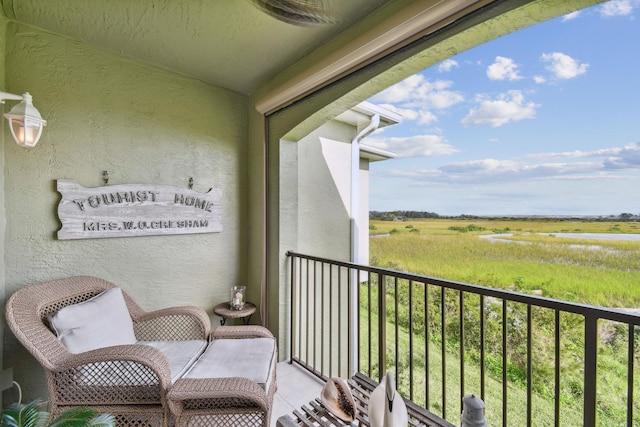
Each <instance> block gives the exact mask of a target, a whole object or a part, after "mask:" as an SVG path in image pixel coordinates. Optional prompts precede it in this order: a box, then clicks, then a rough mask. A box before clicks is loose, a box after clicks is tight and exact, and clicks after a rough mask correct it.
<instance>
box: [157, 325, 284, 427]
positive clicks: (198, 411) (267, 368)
mask: <svg viewBox="0 0 640 427" xmlns="http://www.w3.org/2000/svg"><path fill="white" fill-rule="evenodd" d="M235 331H238V332H239V333H241V334H242V336H236V334H235ZM265 334H267V335H268V336H265ZM212 335H213V341H212V342H211V344H209V346H208V347H207V349H206V350H205V352H204V353H203V354H202V355H201V356H200V358H199V359H198V360H197V361H196V362H195V363H194V365H193V366H192V367H191V369H190V370H189V371H188V372H187V373H186V374H185V375H184V376H182V377H181V378H180V379H178V380H177V381H176V382H175V384H174V385H173V386H172V387H171V390H170V391H169V394H168V399H169V407H170V408H171V412H172V414H173V416H174V419H175V425H176V426H177V427H209V426H225V427H229V426H234V427H235V426H238V427H243V426H247V427H248V426H252V427H253V426H263V427H269V424H270V419H271V407H272V405H273V395H274V394H275V390H276V361H277V351H276V346H275V339H274V338H273V335H271V333H270V332H269V331H268V330H266V329H265V328H262V327H259V326H236V327H233V326H222V327H220V328H218V329H216V331H214V332H213V333H212Z"/></svg>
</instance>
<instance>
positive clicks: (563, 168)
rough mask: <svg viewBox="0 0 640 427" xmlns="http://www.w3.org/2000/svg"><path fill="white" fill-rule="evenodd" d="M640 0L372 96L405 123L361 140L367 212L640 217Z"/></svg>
mask: <svg viewBox="0 0 640 427" xmlns="http://www.w3.org/2000/svg"><path fill="white" fill-rule="evenodd" d="M638 15H640V0H612V1H609V2H606V3H602V4H600V5H597V6H594V7H591V8H588V9H583V10H581V11H579V12H576V13H572V14H570V15H566V16H563V17H558V18H556V19H553V20H550V21H547V22H544V23H541V24H538V25H535V26H532V27H529V28H526V29H523V30H520V31H518V32H516V33H513V34H509V35H506V36H503V37H501V38H499V39H497V40H494V41H492V42H489V43H487V44H484V45H482V46H479V47H476V48H474V49H471V50H469V51H466V52H463V53H461V54H458V55H456V56H454V57H452V58H450V59H448V60H446V61H443V62H441V63H439V64H435V65H434V66H432V67H429V68H428V69H426V70H424V71H423V72H421V73H418V74H416V75H414V76H411V77H409V78H407V79H405V80H404V81H402V82H400V83H398V84H396V85H395V86H393V87H391V88H389V89H387V90H385V91H383V92H381V93H379V94H378V95H376V96H374V97H373V98H371V99H370V101H371V102H373V103H375V104H378V105H382V106H385V107H386V108H389V109H391V110H394V111H397V112H399V113H401V114H402V115H403V122H402V123H401V124H399V125H395V126H392V127H389V128H386V129H384V130H382V131H381V132H377V133H374V134H373V135H371V136H370V137H368V138H367V139H365V140H364V143H366V144H369V145H373V146H376V147H380V148H384V149H386V150H389V151H392V152H395V153H396V154H397V157H396V158H395V159H392V160H386V161H381V162H376V163H372V164H371V182H370V210H377V211H391V210H423V211H429V212H436V213H438V214H441V215H461V214H468V215H610V214H612V215H617V214H620V213H623V212H625V213H626V212H628V213H635V214H639V213H640V197H638V196H639V195H640V47H639V46H638V42H639V41H640V22H638V21H637V17H638Z"/></svg>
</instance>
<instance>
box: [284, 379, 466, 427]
mask: <svg viewBox="0 0 640 427" xmlns="http://www.w3.org/2000/svg"><path fill="white" fill-rule="evenodd" d="M347 382H348V383H349V387H351V393H352V394H353V397H354V398H355V400H356V405H357V406H358V415H357V421H355V422H354V423H352V424H347V423H345V422H343V421H342V420H340V419H338V418H336V417H334V416H333V415H332V414H331V413H330V412H329V411H327V410H326V409H325V408H324V406H323V405H322V403H321V401H320V397H319V396H318V398H316V399H315V400H313V401H311V402H309V405H303V406H302V407H301V408H300V409H296V410H295V411H293V414H291V415H283V416H281V417H280V418H278V421H277V423H276V426H277V427H299V426H306V427H338V426H348V425H352V426H366V427H369V416H368V408H369V396H371V392H372V391H373V390H374V389H375V388H376V387H377V386H378V383H377V382H375V381H374V380H372V379H371V378H369V377H367V376H366V375H363V374H361V373H357V374H355V375H354V376H353V377H351V378H350V379H349V380H348V381H347ZM405 403H406V405H407V412H408V413H409V425H410V426H415V427H455V426H454V425H453V424H451V423H449V422H447V421H446V420H443V419H442V418H440V417H438V416H436V415H434V414H432V413H431V412H429V411H427V410H426V409H425V408H422V407H420V406H418V405H416V404H415V403H413V402H411V401H410V400H407V399H405Z"/></svg>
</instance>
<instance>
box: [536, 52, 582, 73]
mask: <svg viewBox="0 0 640 427" xmlns="http://www.w3.org/2000/svg"><path fill="white" fill-rule="evenodd" d="M540 59H541V60H542V61H543V62H546V63H548V65H547V67H546V68H547V70H549V71H550V72H551V73H552V74H553V75H554V77H555V78H557V79H561V80H566V79H572V78H574V77H578V76H579V75H581V74H584V73H586V72H587V68H589V64H585V63H580V61H578V60H576V59H573V58H572V57H570V56H569V55H566V54H564V53H561V52H553V53H543V54H542V56H541V57H540Z"/></svg>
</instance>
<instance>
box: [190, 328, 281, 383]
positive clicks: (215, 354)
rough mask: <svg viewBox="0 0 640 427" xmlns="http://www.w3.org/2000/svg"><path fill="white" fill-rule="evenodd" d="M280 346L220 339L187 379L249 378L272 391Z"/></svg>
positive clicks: (252, 340)
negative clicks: (273, 375) (272, 376)
mask: <svg viewBox="0 0 640 427" xmlns="http://www.w3.org/2000/svg"><path fill="white" fill-rule="evenodd" d="M275 351H276V342H275V340H274V339H272V338H244V339H217V340H215V341H213V342H211V343H210V344H209V346H208V347H207V349H206V350H205V352H204V353H203V354H202V356H200V358H199V359H198V360H197V361H196V363H194V364H193V366H192V367H191V369H189V371H188V372H187V373H186V374H185V375H184V376H183V378H229V377H243V378H248V379H250V380H252V381H254V382H256V383H257V384H259V385H260V386H261V387H262V388H264V389H265V391H268V390H269V387H271V372H272V369H275V360H274V358H275Z"/></svg>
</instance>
